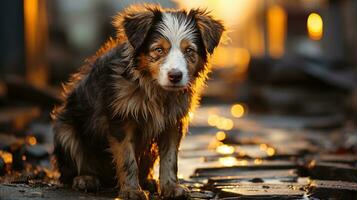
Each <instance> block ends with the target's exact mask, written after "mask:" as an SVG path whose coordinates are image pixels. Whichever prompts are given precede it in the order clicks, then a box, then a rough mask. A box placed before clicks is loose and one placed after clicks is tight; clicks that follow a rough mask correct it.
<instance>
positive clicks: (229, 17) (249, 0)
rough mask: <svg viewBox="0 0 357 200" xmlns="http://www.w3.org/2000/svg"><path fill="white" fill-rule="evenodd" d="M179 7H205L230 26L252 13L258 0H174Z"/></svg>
mask: <svg viewBox="0 0 357 200" xmlns="http://www.w3.org/2000/svg"><path fill="white" fill-rule="evenodd" d="M175 2H176V3H177V4H178V6H179V7H180V8H186V9H190V8H207V10H209V11H211V13H212V15H213V16H215V17H217V18H219V19H221V20H223V21H224V23H225V24H226V25H227V26H229V27H232V26H234V25H237V26H240V25H242V23H244V22H245V21H246V20H247V19H248V18H249V17H250V16H251V14H252V13H253V11H254V8H255V7H256V6H257V4H258V3H259V1H256V0H219V1H218V0H194V1H192V0H175Z"/></svg>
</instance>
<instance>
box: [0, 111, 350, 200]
mask: <svg viewBox="0 0 357 200" xmlns="http://www.w3.org/2000/svg"><path fill="white" fill-rule="evenodd" d="M49 131H50V127H49V125H48V124H41V123H39V124H37V125H36V126H35V127H33V126H32V127H31V128H30V131H29V132H31V134H32V136H27V137H25V139H24V140H23V141H20V142H19V139H18V138H16V139H15V138H12V139H11V137H9V136H7V135H6V136H5V135H1V134H0V141H2V143H3V144H2V146H0V148H1V149H3V151H2V152H1V154H0V155H2V156H1V159H0V167H1V170H2V171H1V173H5V175H4V176H0V182H1V184H0V199H114V198H115V194H116V193H115V190H113V189H105V190H102V191H100V192H98V193H84V192H78V191H73V190H72V189H68V188H63V187H62V186H61V185H60V184H59V183H58V182H57V177H58V173H56V172H54V171H52V170H51V167H50V166H51V162H50V159H49V158H50V157H49V155H48V152H50V151H51V146H50V145H49V144H50V143H51V138H50V137H48V136H44V133H46V132H47V133H48V132H49ZM47 135H48V134H47ZM1 137H3V138H2V139H1ZM4 141H6V142H4ZM16 145H17V146H16ZM19 146H21V147H19ZM4 149H7V150H8V151H10V152H12V158H11V163H12V164H11V165H12V166H11V168H15V169H16V168H17V169H19V170H17V171H16V170H12V174H9V169H8V168H9V163H10V160H9V155H7V154H6V153H7V152H6V151H5V150H4ZM356 149H357V128H356V127H355V126H354V125H353V124H349V123H348V122H345V121H344V119H343V118H341V116H338V115H324V116H313V117H311V116H310V117H306V116H305V117H303V116H281V115H272V114H259V115H258V114H247V110H246V109H245V108H244V107H241V105H237V106H236V107H234V109H232V107H231V106H228V105H215V106H203V107H201V108H200V109H199V110H198V111H197V112H196V113H195V114H194V115H192V125H191V128H190V133H189V134H188V135H187V136H186V138H185V139H184V140H183V142H182V146H181V151H180V154H179V173H178V174H179V178H180V180H181V182H182V184H184V185H186V186H187V187H188V188H189V189H190V191H191V193H190V196H191V199H357V154H356ZM6 163H7V164H6ZM29 163H32V164H29ZM151 198H152V199H157V198H158V196H157V195H151Z"/></svg>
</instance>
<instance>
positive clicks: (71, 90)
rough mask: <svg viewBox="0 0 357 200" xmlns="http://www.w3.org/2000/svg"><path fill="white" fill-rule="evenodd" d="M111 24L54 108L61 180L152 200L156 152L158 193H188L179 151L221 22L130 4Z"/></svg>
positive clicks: (194, 12)
mask: <svg viewBox="0 0 357 200" xmlns="http://www.w3.org/2000/svg"><path fill="white" fill-rule="evenodd" d="M113 25H114V26H115V28H116V29H117V37H116V38H115V39H110V40H109V41H108V42H106V44H105V45H104V46H103V47H102V48H101V49H100V50H99V51H98V52H97V53H96V55H95V56H93V57H91V58H89V59H88V60H87V63H86V65H84V66H83V67H82V68H81V69H80V70H79V72H78V73H76V74H74V75H72V77H71V79H70V81H69V82H68V83H67V84H65V86H64V94H65V101H64V103H63V104H62V105H61V106H60V107H57V108H55V109H54V110H53V112H52V117H53V121H54V124H53V129H54V133H55V136H54V143H55V144H54V145H55V148H54V154H55V156H56V160H57V165H58V169H59V171H60V173H61V177H60V181H62V182H63V183H64V184H70V185H72V187H73V188H76V189H80V190H93V189H97V188H98V187H99V185H101V186H110V185H111V186H113V185H115V184H117V186H118V187H119V197H120V198H123V199H147V198H148V197H147V194H146V193H145V192H144V191H143V189H148V186H149V185H152V183H156V182H155V181H154V180H153V165H154V162H155V161H156V159H157V158H158V157H159V158H160V159H159V160H160V170H159V186H157V187H158V192H159V193H160V195H161V196H162V197H163V198H181V197H187V195H188V194H187V189H186V188H185V187H183V186H181V185H179V184H178V178H177V153H178V149H179V145H180V140H181V138H182V136H183V135H184V134H185V132H186V130H187V126H188V113H189V111H191V110H192V109H193V108H194V107H195V106H196V105H197V104H198V100H199V97H198V95H199V91H200V88H201V87H202V86H203V85H204V81H205V79H206V77H207V73H208V71H209V66H208V58H209V55H210V54H212V53H213V50H214V48H215V47H216V46H217V45H218V44H219V41H220V38H221V35H222V32H223V31H224V26H223V25H222V23H221V22H220V21H218V20H215V19H213V18H212V17H211V16H210V15H209V14H208V13H207V12H206V11H205V10H201V9H193V10H190V11H188V12H187V11H184V10H168V9H163V8H161V7H159V6H158V5H136V6H132V7H129V8H128V9H126V10H124V11H123V12H122V13H120V14H118V15H117V16H116V17H115V18H114V21H113Z"/></svg>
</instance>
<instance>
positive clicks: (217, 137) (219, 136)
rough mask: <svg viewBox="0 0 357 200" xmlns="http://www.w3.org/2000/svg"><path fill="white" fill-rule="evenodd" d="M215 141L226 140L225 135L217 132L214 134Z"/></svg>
mask: <svg viewBox="0 0 357 200" xmlns="http://www.w3.org/2000/svg"><path fill="white" fill-rule="evenodd" d="M216 139H217V140H219V141H222V140H224V139H226V133H225V132H223V131H218V132H217V133H216Z"/></svg>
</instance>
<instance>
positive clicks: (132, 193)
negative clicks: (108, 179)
mask: <svg viewBox="0 0 357 200" xmlns="http://www.w3.org/2000/svg"><path fill="white" fill-rule="evenodd" d="M119 198H120V199H124V200H127V199H133V200H148V199H149V198H148V196H147V195H146V193H145V192H144V191H143V190H122V191H120V192H119Z"/></svg>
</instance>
